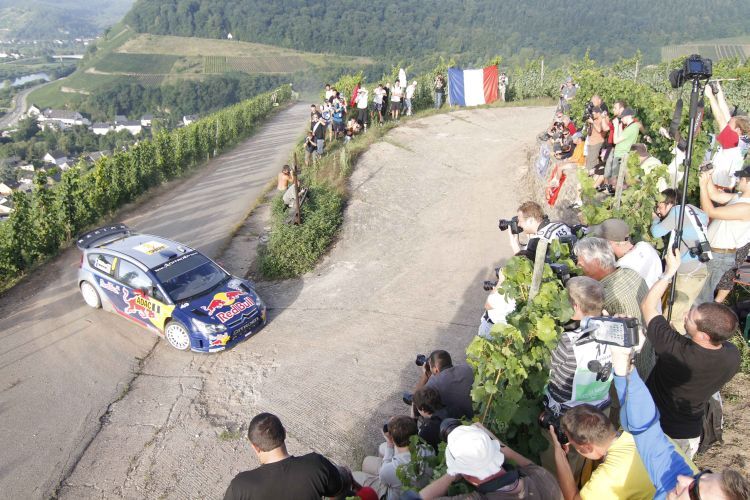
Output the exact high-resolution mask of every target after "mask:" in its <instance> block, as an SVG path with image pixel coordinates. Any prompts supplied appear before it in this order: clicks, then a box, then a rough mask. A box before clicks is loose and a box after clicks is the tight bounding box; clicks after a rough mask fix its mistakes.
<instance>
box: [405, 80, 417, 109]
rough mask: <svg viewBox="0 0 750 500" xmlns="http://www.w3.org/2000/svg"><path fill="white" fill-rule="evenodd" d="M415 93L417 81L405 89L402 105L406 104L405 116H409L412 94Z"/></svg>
mask: <svg viewBox="0 0 750 500" xmlns="http://www.w3.org/2000/svg"><path fill="white" fill-rule="evenodd" d="M416 91H417V81H416V80H414V81H413V82H411V83H410V84H409V85H408V86H407V87H406V98H405V100H404V103H405V104H406V116H411V100H412V99H414V92H416Z"/></svg>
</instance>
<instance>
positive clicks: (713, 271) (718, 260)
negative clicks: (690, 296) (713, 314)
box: [695, 252, 737, 305]
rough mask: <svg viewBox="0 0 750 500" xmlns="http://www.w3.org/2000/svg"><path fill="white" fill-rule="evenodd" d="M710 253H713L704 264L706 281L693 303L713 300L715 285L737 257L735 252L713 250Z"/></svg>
mask: <svg viewBox="0 0 750 500" xmlns="http://www.w3.org/2000/svg"><path fill="white" fill-rule="evenodd" d="M711 255H713V258H712V259H711V260H709V261H708V264H706V268H707V269H708V278H707V279H706V283H705V284H704V285H703V288H702V289H701V292H700V293H699V294H698V298H697V299H695V305H698V304H703V303H704V302H711V301H713V300H714V291H715V290H716V285H718V284H719V281H720V280H721V277H722V276H724V273H725V272H727V271H729V270H730V269H732V268H733V267H734V261H735V259H736V258H737V254H736V253H719V252H713V253H712V254H711Z"/></svg>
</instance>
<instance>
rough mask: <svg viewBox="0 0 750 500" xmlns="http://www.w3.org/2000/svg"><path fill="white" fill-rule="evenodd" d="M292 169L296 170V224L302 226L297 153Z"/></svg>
mask: <svg viewBox="0 0 750 500" xmlns="http://www.w3.org/2000/svg"><path fill="white" fill-rule="evenodd" d="M292 168H293V169H294V170H293V172H294V223H295V224H296V225H298V226H299V225H300V224H302V211H301V210H300V206H299V175H298V170H297V153H296V152H295V153H294V157H293V162H292Z"/></svg>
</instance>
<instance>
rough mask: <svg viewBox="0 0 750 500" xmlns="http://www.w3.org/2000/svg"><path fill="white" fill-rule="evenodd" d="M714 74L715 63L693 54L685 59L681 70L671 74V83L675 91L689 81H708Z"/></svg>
mask: <svg viewBox="0 0 750 500" xmlns="http://www.w3.org/2000/svg"><path fill="white" fill-rule="evenodd" d="M712 74H713V63H712V62H711V59H707V58H704V57H701V56H699V55H698V54H693V55H691V56H690V57H688V58H686V59H685V62H684V64H683V66H682V68H681V69H675V70H673V71H672V72H671V73H669V83H670V84H671V85H672V88H673V89H678V88H680V87H682V86H683V85H684V84H685V82H687V81H688V80H695V79H698V80H708V79H709V78H711V75H712Z"/></svg>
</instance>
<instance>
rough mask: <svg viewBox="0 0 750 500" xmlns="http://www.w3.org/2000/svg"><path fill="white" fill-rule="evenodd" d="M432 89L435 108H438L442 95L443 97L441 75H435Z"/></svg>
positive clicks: (443, 89)
mask: <svg viewBox="0 0 750 500" xmlns="http://www.w3.org/2000/svg"><path fill="white" fill-rule="evenodd" d="M433 89H434V90H435V109H440V107H441V106H442V105H443V97H445V80H444V79H443V75H437V76H436V77H435V83H434V84H433Z"/></svg>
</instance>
